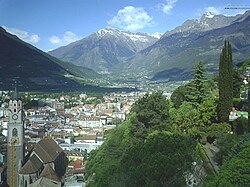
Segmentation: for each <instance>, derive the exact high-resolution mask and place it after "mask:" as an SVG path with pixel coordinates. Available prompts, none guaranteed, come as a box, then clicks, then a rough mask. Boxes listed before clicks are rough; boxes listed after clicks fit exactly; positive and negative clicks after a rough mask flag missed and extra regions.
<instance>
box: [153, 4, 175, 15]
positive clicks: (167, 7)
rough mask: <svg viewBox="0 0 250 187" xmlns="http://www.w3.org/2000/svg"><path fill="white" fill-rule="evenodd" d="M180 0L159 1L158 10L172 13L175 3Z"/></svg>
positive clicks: (168, 13)
mask: <svg viewBox="0 0 250 187" xmlns="http://www.w3.org/2000/svg"><path fill="white" fill-rule="evenodd" d="M177 1H178V0H166V2H165V3H159V4H158V5H157V8H158V10H160V11H162V12H163V13H165V14H167V15H170V14H171V11H172V9H173V8H174V6H175V4H176V3H177Z"/></svg>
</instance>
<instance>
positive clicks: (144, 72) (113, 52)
mask: <svg viewBox="0 0 250 187" xmlns="http://www.w3.org/2000/svg"><path fill="white" fill-rule="evenodd" d="M249 16H250V11H246V12H245V13H244V14H238V15H235V16H225V15H215V14H212V13H211V12H206V13H205V14H203V15H202V16H201V18H200V19H193V20H187V21H185V22H184V23H183V24H182V25H180V26H178V27H176V28H174V29H173V30H171V31H167V32H165V33H164V34H163V35H162V36H160V37H159V39H157V40H154V42H152V43H151V44H150V43H147V45H148V46H147V47H145V46H143V47H140V46H138V45H140V44H137V46H136V45H135V44H134V43H133V42H132V43H131V41H130V43H129V44H128V43H122V44H121V42H117V41H119V39H121V37H120V35H119V34H114V32H116V33H126V34H128V35H137V34H138V33H137V34H136V33H131V32H124V31H119V30H117V29H112V28H105V29H101V30H99V31H97V32H96V33H93V34H92V35H90V36H89V37H87V39H86V38H84V39H82V41H83V40H84V44H82V45H83V46H84V47H85V49H86V50H85V51H84V52H83V53H82V52H81V51H80V50H78V52H76V51H74V48H77V47H81V45H75V44H76V43H73V44H70V45H68V46H65V47H63V48H62V49H63V50H61V51H59V50H58V49H56V50H54V52H52V53H50V54H52V55H55V53H57V55H55V56H56V57H58V58H60V59H62V60H66V61H71V62H72V61H73V59H77V58H78V59H79V60H77V62H74V63H75V64H78V65H82V66H86V67H89V68H92V69H94V70H97V71H98V72H100V73H111V74H114V75H115V76H116V75H118V76H120V75H121V74H122V75H124V76H125V77H135V78H136V77H137V78H140V77H146V78H153V79H154V80H155V79H156V77H162V76H158V75H159V73H160V74H161V75H164V73H161V72H164V71H166V72H170V74H169V73H166V74H165V75H166V76H164V78H166V79H168V77H167V76H170V77H169V79H172V78H171V76H172V75H174V74H173V73H171V72H175V73H176V72H177V73H180V77H178V79H179V78H184V79H186V78H189V77H191V76H189V75H188V74H190V72H191V71H192V68H193V67H194V66H195V63H196V62H198V61H200V60H201V61H204V62H205V66H206V67H207V69H209V70H210V71H212V72H215V71H217V66H218V62H219V54H220V50H221V47H222V45H223V43H224V40H225V39H228V40H229V41H230V42H231V43H232V46H233V47H234V48H233V50H234V61H235V63H238V62H240V61H244V60H245V59H247V58H249V56H248V54H249V53H250V49H249V47H247V46H249V45H250V43H249V41H250V37H249V34H248V31H247V29H250V28H249V25H250V24H249V23H248V20H247V19H248V17H249ZM237 24H238V25H237ZM246 28H247V29H246ZM126 34H125V35H126ZM93 35H95V37H93ZM146 35H147V34H146ZM147 36H148V35H147ZM141 37H142V36H141ZM91 39H92V40H91ZM85 40H86V41H85ZM82 41H81V42H82ZM141 41H142V40H141ZM78 42H79V41H78ZM136 43H138V42H136ZM245 45H246V46H245ZM244 46H245V47H244ZM67 47H69V48H70V50H67ZM60 52H61V54H59V53H60ZM86 53H88V54H86ZM76 55H79V56H78V57H77V58H75V56H76ZM69 58H71V60H69ZM80 61H81V62H80ZM83 61H88V62H83ZM89 62H90V63H89ZM91 63H92V64H91ZM172 68H173V70H171V69H172ZM177 70H178V71H177ZM174 77H176V75H174ZM162 78H163V77H162Z"/></svg>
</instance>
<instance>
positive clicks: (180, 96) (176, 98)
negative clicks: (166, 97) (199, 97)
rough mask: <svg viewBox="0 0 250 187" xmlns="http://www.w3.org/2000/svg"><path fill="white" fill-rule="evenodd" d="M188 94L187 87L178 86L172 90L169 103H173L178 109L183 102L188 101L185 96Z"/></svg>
mask: <svg viewBox="0 0 250 187" xmlns="http://www.w3.org/2000/svg"><path fill="white" fill-rule="evenodd" d="M189 92H190V90H189V86H188V84H187V85H183V86H179V87H178V88H176V89H175V90H174V92H173V93H172V95H171V101H172V102H173V103H174V107H175V108H179V107H180V106H181V104H182V103H183V102H184V101H188V98H187V95H188V93H189Z"/></svg>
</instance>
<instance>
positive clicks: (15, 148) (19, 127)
mask: <svg viewBox="0 0 250 187" xmlns="http://www.w3.org/2000/svg"><path fill="white" fill-rule="evenodd" d="M7 128H8V136H7V137H8V138H7V183H8V185H9V186H11V187H16V186H18V171H19V169H20V167H21V165H22V162H23V158H24V125H23V110H22V101H21V100H20V99H18V97H17V92H16V90H15V97H14V99H13V100H10V102H9V123H8V127H7Z"/></svg>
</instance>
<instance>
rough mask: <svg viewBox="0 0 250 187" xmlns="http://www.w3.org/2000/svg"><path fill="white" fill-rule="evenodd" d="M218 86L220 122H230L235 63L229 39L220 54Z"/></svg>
mask: <svg viewBox="0 0 250 187" xmlns="http://www.w3.org/2000/svg"><path fill="white" fill-rule="evenodd" d="M218 86H219V102H218V119H219V121H220V122H228V120H229V113H230V111H231V108H232V106H233V64H232V48H231V45H230V43H229V41H227V40H226V41H225V44H224V47H223V49H222V52H221V55H220V64H219V82H218Z"/></svg>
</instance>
